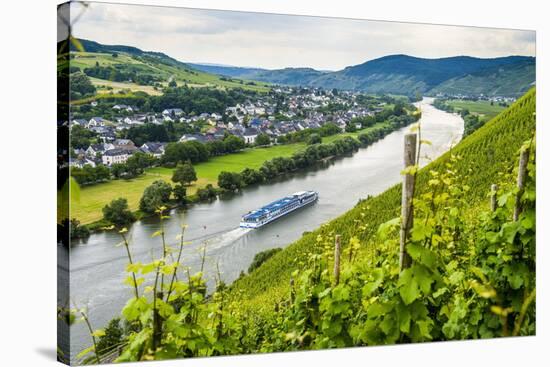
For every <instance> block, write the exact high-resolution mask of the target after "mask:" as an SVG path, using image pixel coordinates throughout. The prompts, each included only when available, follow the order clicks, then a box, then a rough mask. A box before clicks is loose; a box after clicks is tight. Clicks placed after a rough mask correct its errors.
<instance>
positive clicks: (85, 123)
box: [71, 119, 88, 127]
mask: <svg viewBox="0 0 550 367" xmlns="http://www.w3.org/2000/svg"><path fill="white" fill-rule="evenodd" d="M75 125H79V126H82V127H86V126H88V121H86V120H84V119H76V120H72V121H71V126H75Z"/></svg>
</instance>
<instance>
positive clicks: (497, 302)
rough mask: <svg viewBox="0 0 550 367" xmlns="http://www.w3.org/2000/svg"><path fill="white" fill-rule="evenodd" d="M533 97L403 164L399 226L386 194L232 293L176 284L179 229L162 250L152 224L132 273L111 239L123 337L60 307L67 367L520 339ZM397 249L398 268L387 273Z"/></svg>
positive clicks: (525, 299) (531, 273)
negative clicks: (78, 338)
mask: <svg viewBox="0 0 550 367" xmlns="http://www.w3.org/2000/svg"><path fill="white" fill-rule="evenodd" d="M535 97H536V95H535V91H534V90H531V91H530V92H528V93H527V94H526V95H525V96H524V97H522V98H521V99H519V100H518V101H517V102H516V103H515V104H514V105H512V106H511V107H510V108H508V109H506V110H505V111H503V112H502V113H500V114H499V115H498V116H496V117H495V118H494V119H492V120H491V121H489V122H487V123H486V124H485V125H484V126H483V127H481V128H479V129H478V130H477V131H475V132H474V133H472V134H471V135H469V136H468V137H467V138H465V139H464V140H463V141H462V142H460V143H459V144H458V145H457V146H456V147H454V148H453V149H451V151H449V152H448V153H446V154H445V155H443V156H442V157H440V158H439V159H437V160H436V161H434V162H432V163H431V164H429V165H428V166H426V167H424V168H423V169H418V166H417V162H418V157H419V156H420V154H418V155H414V156H415V160H414V162H415V163H413V164H411V165H409V166H408V167H406V168H405V169H404V171H403V176H404V178H407V177H408V178H414V181H412V182H414V184H413V187H412V191H411V194H412V201H408V202H407V205H410V208H411V212H410V213H411V215H410V221H408V220H406V221H404V220H403V218H402V217H401V216H400V212H401V206H402V192H401V186H395V187H393V188H390V189H389V190H387V191H386V192H384V193H383V194H381V195H378V196H376V197H370V198H367V199H364V200H362V201H361V202H360V203H358V205H357V206H356V207H355V208H353V209H352V210H350V211H349V212H348V213H346V214H344V215H343V216H341V217H339V218H337V219H335V220H333V221H331V222H329V223H326V224H325V225H323V226H322V227H321V228H319V229H318V230H316V231H314V232H311V233H305V234H304V236H303V237H302V238H301V239H300V240H298V241H297V242H295V243H293V244H291V245H290V246H289V247H287V248H286V249H284V250H282V251H278V252H277V253H276V254H274V255H273V256H272V257H270V258H269V259H268V260H267V261H266V262H265V263H263V264H262V265H260V266H259V267H258V268H256V269H255V270H253V271H252V272H251V273H250V274H249V275H245V276H243V277H241V278H240V279H238V280H237V281H236V282H235V283H234V284H232V285H230V286H227V285H225V284H224V283H223V282H222V281H221V280H219V279H218V282H217V287H216V289H215V290H214V291H213V293H211V294H208V293H207V290H206V285H205V281H204V279H203V276H202V273H200V272H199V273H197V274H194V275H193V274H189V272H188V270H187V271H186V268H185V263H184V262H182V259H181V253H182V248H183V247H184V246H185V245H186V243H185V242H184V240H183V238H184V236H183V235H184V231H185V226H182V234H181V236H179V237H178V239H177V243H176V244H175V245H174V244H172V239H168V238H165V233H164V228H163V227H162V225H161V229H160V230H159V231H158V232H156V233H155V234H154V235H153V236H155V237H158V238H159V246H161V248H162V250H163V255H164V256H163V257H162V258H161V259H157V260H155V261H153V262H151V263H148V264H141V263H134V262H132V256H131V246H129V243H128V242H127V241H126V237H125V232H126V231H125V229H122V230H121V231H120V234H121V239H122V242H121V246H122V247H121V251H122V252H124V253H126V254H127V255H128V263H129V264H128V266H127V268H126V271H127V273H128V278H127V279H126V282H125V283H126V284H127V285H128V286H129V287H130V288H131V289H132V290H133V293H134V297H132V298H131V299H130V300H128V303H127V304H126V306H125V307H124V308H123V310H122V311H121V317H122V319H123V320H124V330H123V332H122V333H120V335H119V334H117V337H116V338H113V333H112V332H111V331H109V330H107V329H100V330H94V329H93V328H92V325H90V324H89V321H88V318H87V310H78V309H77V310H72V312H73V313H78V314H80V316H81V318H82V320H83V321H84V322H86V323H87V324H88V326H89V329H90V334H91V347H90V348H88V349H87V350H85V351H83V352H82V353H81V354H80V355H79V358H82V361H83V362H85V363H102V362H108V361H110V360H116V361H117V362H126V361H136V360H159V359H170V358H178V357H180V358H183V357H192V356H213V355H227V354H243V353H257V352H273V351H291V350H309V349H322V348H338V347H351V346H364V345H381V344H395V343H409V342H423V341H439V340H460V339H478V338H489V337H497V336H509V335H534V334H535V332H536V330H535V298H536V293H535V292H536V291H535V262H536V261H535V260H536V254H535V247H536V239H535V237H536V236H535V233H536V228H535V207H536V205H535V204H536V185H535V184H536V175H535V171H536V159H535V154H536V147H535V140H534V136H535V116H534V113H535V99H536V98H535ZM413 136H414V137H415V139H416V138H417V137H418V140H419V141H420V147H419V149H420V151H421V149H422V146H423V145H424V144H429V142H426V141H423V140H422V139H421V126H420V127H417V131H416V132H415V135H413ZM404 205H405V204H404ZM413 208H414V209H413ZM164 211H165V208H159V210H158V215H159V216H160V220H161V223H162V221H163V220H164V219H166V214H165V213H164ZM404 222H406V223H408V224H404ZM400 229H401V232H400ZM400 234H401V235H400ZM400 245H401V247H402V248H403V249H404V253H403V254H402V255H403V256H404V257H405V258H407V259H409V261H404V262H401V263H400ZM91 312H93V310H91ZM67 319H68V320H73V318H71V317H68V318H67ZM107 340H109V341H110V342H109V343H107V342H106V341H107ZM100 345H101V348H100V347H98V346H100Z"/></svg>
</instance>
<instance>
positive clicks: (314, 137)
mask: <svg viewBox="0 0 550 367" xmlns="http://www.w3.org/2000/svg"><path fill="white" fill-rule="evenodd" d="M306 142H307V144H308V145H313V144H321V142H322V139H321V136H320V135H319V134H311V135H310V136H309V137H308V138H307V140H306Z"/></svg>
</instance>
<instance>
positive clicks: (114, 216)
mask: <svg viewBox="0 0 550 367" xmlns="http://www.w3.org/2000/svg"><path fill="white" fill-rule="evenodd" d="M103 218H104V219H105V220H107V221H109V222H111V223H112V224H114V225H115V226H119V227H122V226H124V225H126V224H128V223H132V222H133V221H134V220H135V219H136V218H135V216H134V214H133V213H132V212H131V211H130V209H128V200H126V199H125V198H118V199H114V200H112V201H111V203H110V204H107V205H105V206H104V207H103Z"/></svg>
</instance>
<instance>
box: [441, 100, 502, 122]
mask: <svg viewBox="0 0 550 367" xmlns="http://www.w3.org/2000/svg"><path fill="white" fill-rule="evenodd" d="M446 103H447V104H448V105H450V106H452V107H454V108H455V109H457V110H462V109H467V110H468V111H470V112H471V113H474V114H476V115H479V116H480V117H482V118H484V119H485V120H486V121H487V120H490V119H492V118H493V117H495V116H496V115H498V114H499V113H500V112H501V111H503V110H504V109H505V108H506V107H503V106H499V105H498V104H494V105H492V106H491V103H490V102H489V101H464V100H461V99H451V100H448V101H447V102H446Z"/></svg>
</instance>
